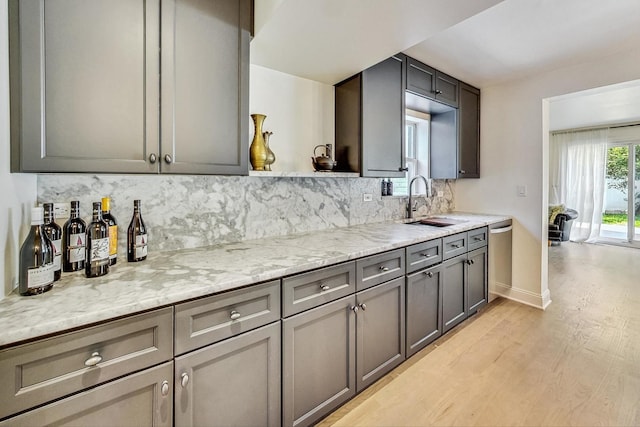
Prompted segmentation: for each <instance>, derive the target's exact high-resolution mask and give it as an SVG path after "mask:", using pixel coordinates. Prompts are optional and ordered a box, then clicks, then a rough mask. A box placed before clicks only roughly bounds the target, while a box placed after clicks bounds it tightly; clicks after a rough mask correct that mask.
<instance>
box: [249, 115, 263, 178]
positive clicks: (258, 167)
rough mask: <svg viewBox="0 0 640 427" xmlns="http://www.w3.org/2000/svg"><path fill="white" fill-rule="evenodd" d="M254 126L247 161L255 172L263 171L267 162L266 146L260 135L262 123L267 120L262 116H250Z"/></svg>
mask: <svg viewBox="0 0 640 427" xmlns="http://www.w3.org/2000/svg"><path fill="white" fill-rule="evenodd" d="M251 118H252V119H253V125H254V134H253V141H251V146H250V147H249V161H250V162H251V166H252V167H253V170H255V171H263V170H265V169H264V165H265V162H266V160H267V146H266V145H265V143H264V136H263V134H262V123H263V122H264V119H266V118H267V116H265V115H264V114H252V115H251Z"/></svg>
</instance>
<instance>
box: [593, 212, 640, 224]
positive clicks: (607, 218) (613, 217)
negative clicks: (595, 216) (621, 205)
mask: <svg viewBox="0 0 640 427" xmlns="http://www.w3.org/2000/svg"><path fill="white" fill-rule="evenodd" d="M602 223H603V224H619V225H626V224H627V214H612V213H604V214H602ZM636 227H640V218H636Z"/></svg>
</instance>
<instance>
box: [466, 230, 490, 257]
mask: <svg viewBox="0 0 640 427" xmlns="http://www.w3.org/2000/svg"><path fill="white" fill-rule="evenodd" d="M488 232H489V231H488V228H487V227H482V228H476V229H475V230H471V231H468V232H467V238H468V242H469V250H470V251H472V250H474V249H479V248H482V247H484V246H487V235H488V234H487V233H488Z"/></svg>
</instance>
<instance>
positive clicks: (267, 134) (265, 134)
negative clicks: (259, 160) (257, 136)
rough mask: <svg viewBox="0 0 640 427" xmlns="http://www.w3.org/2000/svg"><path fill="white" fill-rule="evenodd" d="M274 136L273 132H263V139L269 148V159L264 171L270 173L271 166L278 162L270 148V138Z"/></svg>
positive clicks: (266, 161) (265, 163)
mask: <svg viewBox="0 0 640 427" xmlns="http://www.w3.org/2000/svg"><path fill="white" fill-rule="evenodd" d="M271 135H273V132H269V131H264V132H262V138H263V139H264V145H265V146H266V147H267V158H266V160H265V161H264V170H266V171H270V170H271V165H272V164H273V162H275V161H276V155H275V153H274V152H273V151H272V150H271V147H269V137H271Z"/></svg>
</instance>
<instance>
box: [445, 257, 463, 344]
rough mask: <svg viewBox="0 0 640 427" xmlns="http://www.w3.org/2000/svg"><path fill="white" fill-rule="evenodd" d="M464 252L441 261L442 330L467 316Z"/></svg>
mask: <svg viewBox="0 0 640 427" xmlns="http://www.w3.org/2000/svg"><path fill="white" fill-rule="evenodd" d="M466 262H467V255H466V253H465V254H463V255H460V256H458V257H455V258H451V259H450V260H448V261H445V262H444V263H442V275H443V277H442V332H443V333H445V332H447V331H449V330H450V329H451V328H453V327H454V326H456V325H457V324H458V323H460V322H462V321H463V320H464V319H466V318H467V310H466V307H467V295H466V286H465V275H466Z"/></svg>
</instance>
